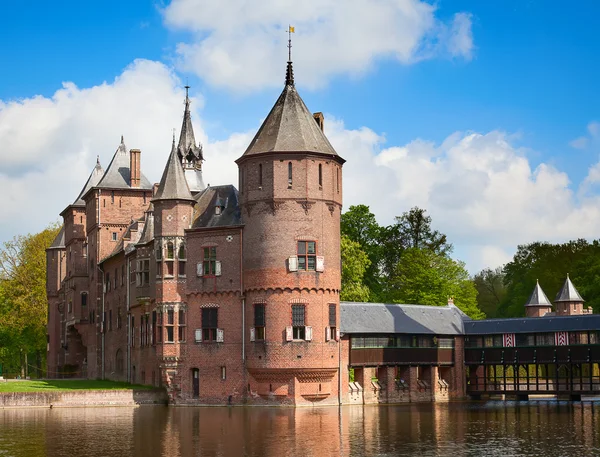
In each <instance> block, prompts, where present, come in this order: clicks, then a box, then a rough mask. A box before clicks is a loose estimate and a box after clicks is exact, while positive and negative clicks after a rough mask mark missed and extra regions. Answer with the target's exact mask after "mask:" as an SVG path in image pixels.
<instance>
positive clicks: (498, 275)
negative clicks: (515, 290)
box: [473, 267, 507, 318]
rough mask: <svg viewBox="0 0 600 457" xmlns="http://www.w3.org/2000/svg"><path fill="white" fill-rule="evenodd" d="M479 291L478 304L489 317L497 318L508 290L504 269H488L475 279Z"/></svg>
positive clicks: (478, 274)
mask: <svg viewBox="0 0 600 457" xmlns="http://www.w3.org/2000/svg"><path fill="white" fill-rule="evenodd" d="M473 282H474V284H475V289H477V303H478V304H479V308H480V309H481V311H483V312H484V313H485V315H486V316H487V317H490V318H493V317H496V316H497V313H498V308H499V307H500V303H502V301H503V300H504V298H505V297H506V293H507V289H506V285H505V284H504V271H503V269H502V267H497V268H496V269H494V270H492V269H490V268H486V269H484V270H482V271H480V272H479V273H477V274H476V275H475V277H474V278H473Z"/></svg>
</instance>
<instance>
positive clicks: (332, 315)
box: [329, 303, 337, 340]
mask: <svg viewBox="0 0 600 457" xmlns="http://www.w3.org/2000/svg"><path fill="white" fill-rule="evenodd" d="M336 311H337V310H336V306H335V304H334V303H330V304H329V339H330V340H337V327H336V325H337V312H336Z"/></svg>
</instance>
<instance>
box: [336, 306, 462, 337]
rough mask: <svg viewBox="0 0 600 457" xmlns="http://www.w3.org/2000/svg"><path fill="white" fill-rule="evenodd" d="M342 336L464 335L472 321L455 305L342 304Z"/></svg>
mask: <svg viewBox="0 0 600 457" xmlns="http://www.w3.org/2000/svg"><path fill="white" fill-rule="evenodd" d="M340 310H341V313H340V318H341V328H340V330H341V332H342V333H357V334H365V333H379V334H381V333H387V334H390V333H411V334H426V335H462V334H463V333H464V325H465V323H466V322H470V321H471V318H470V317H468V316H467V315H466V314H464V313H463V312H462V311H461V310H459V309H458V308H457V307H456V306H454V305H447V306H422V305H397V304H385V303H355V302H341V303H340Z"/></svg>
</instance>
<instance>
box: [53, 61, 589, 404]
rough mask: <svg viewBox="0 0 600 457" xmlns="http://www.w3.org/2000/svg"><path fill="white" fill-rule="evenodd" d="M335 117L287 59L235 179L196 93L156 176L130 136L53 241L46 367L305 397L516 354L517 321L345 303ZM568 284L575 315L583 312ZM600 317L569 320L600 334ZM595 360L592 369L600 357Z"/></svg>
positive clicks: (416, 384) (368, 398) (429, 390)
mask: <svg viewBox="0 0 600 457" xmlns="http://www.w3.org/2000/svg"><path fill="white" fill-rule="evenodd" d="M186 89H187V88H186ZM323 123H324V119H323V115H322V114H321V113H315V114H312V113H311V112H310V111H309V110H308V108H307V107H306V105H305V104H304V102H303V101H302V99H301V98H300V95H299V94H298V92H297V90H296V87H295V85H294V75H293V68H292V62H291V61H288V63H287V69H286V79H285V86H284V89H283V91H282V93H281V95H280V96H279V98H278V99H277V101H276V102H275V105H274V106H273V108H272V109H271V111H270V112H269V114H268V115H267V117H266V119H265V121H264V122H263V124H262V126H261V127H260V129H259V130H258V132H257V133H256V135H255V137H254V139H253V140H252V141H251V143H250V145H249V146H248V148H247V149H246V151H245V152H244V153H243V154H241V156H240V157H239V159H237V160H236V163H237V165H238V168H239V182H238V188H237V189H236V188H235V187H234V186H233V185H224V186H212V187H211V186H209V187H205V186H204V180H203V177H202V162H203V160H204V153H203V150H202V147H201V146H200V145H198V144H197V143H196V140H195V136H194V131H193V127H192V123H191V115H190V100H189V97H188V95H187V90H186V99H185V110H184V116H183V124H182V127H181V132H180V136H179V141H178V142H177V143H176V142H175V138H174V139H173V144H172V145H171V150H170V153H169V155H168V158H167V161H166V165H165V168H164V172H163V174H162V177H161V180H160V183H159V184H158V185H152V184H151V183H150V181H148V179H147V178H146V177H145V176H144V175H143V174H142V172H141V151H140V150H137V149H129V150H128V149H127V147H126V146H125V144H124V141H123V138H121V143H120V144H119V146H118V147H117V150H116V152H115V154H114V156H113V158H112V161H111V162H110V164H109V165H108V167H107V168H106V170H104V169H103V168H102V167H101V165H100V163H97V164H96V166H95V167H94V169H93V170H92V173H91V175H90V176H89V178H88V180H87V182H86V183H85V185H84V187H83V189H82V191H81V192H80V194H79V195H78V196H77V198H76V199H75V200H74V201H73V203H72V204H70V205H69V206H67V207H66V208H65V209H64V211H63V212H62V213H61V216H62V218H63V226H62V229H61V231H60V233H59V235H58V236H57V238H56V240H55V241H54V243H53V244H52V246H51V247H50V248H49V249H48V250H47V265H48V270H47V294H48V354H47V364H48V375H49V376H50V377H52V376H65V375H71V376H77V377H87V378H102V379H111V380H118V381H129V382H132V383H140V384H149V385H154V386H163V387H165V388H166V389H167V393H168V395H169V399H170V402H171V403H175V404H182V403H183V404H185V403H188V404H199V403H205V404H206V403H216V404H224V403H229V404H240V403H255V404H263V403H269V404H273V403H274V404H293V405H303V404H314V403H315V402H319V404H340V403H365V402H367V403H368V402H373V403H374V402H394V401H412V400H443V399H448V398H453V397H464V396H465V395H466V394H467V393H468V392H469V387H468V386H469V385H473V386H479V384H480V383H479V381H478V380H477V379H479V380H480V379H481V377H482V376H483V377H485V376H486V375H485V373H486V368H485V367H487V366H488V365H489V364H491V363H505V362H504V360H505V358H504V350H503V351H502V359H501V360H502V362H499V360H500V358H498V361H497V362H494V360H495V359H493V357H492V358H489V357H488V358H487V359H486V357H483V356H482V355H481V354H480V352H477V351H484V352H485V351H486V349H479V348H487V347H488V346H489V347H490V348H497V345H498V344H500V345H501V346H502V344H504V345H507V344H508V346H507V347H510V348H512V347H513V346H514V344H515V333H514V331H513V332H511V330H510V329H511V325H513V326H514V324H515V323H514V322H512V323H511V320H510V319H505V320H501V321H502V322H505V321H506V322H508V323H506V322H505V324H503V326H502V331H500V330H497V329H498V328H499V327H494V326H488V327H485V325H487V324H489V322H491V321H481V323H483V324H485V325H483V326H482V324H481V323H480V322H475V321H470V320H469V318H468V317H467V316H465V315H464V314H463V313H462V312H461V311H460V310H459V309H458V308H456V307H455V306H454V305H453V304H449V305H448V306H444V307H425V306H410V305H385V304H364V303H363V304H360V303H340V286H341V261H340V258H341V257H340V216H341V209H342V169H343V165H344V159H343V158H342V157H340V156H339V155H338V154H337V153H336V151H335V150H334V148H333V147H332V145H331V144H330V143H329V141H328V140H327V138H326V137H325V135H324V133H323ZM238 189H239V190H238ZM565 284H566V285H565V287H566V289H565V291H563V292H561V293H562V294H563V295H564V296H561V297H562V298H560V300H559V303H560V307H559V311H560V314H583V313H584V310H583V300H582V299H581V297H580V296H579V294H578V293H577V291H576V290H575V289H574V287H572V284H571V283H570V280H569V279H568V278H567V283H565ZM557 306H558V305H557ZM526 309H527V310H528V311H527V313H528V316H531V318H530V319H525V320H523V319H521V321H524V322H525V321H527V322H534V324H532V325H530V326H529V327H528V326H527V325H525V326H521V327H520V328H521V330H517V331H516V333H519V332H530V333H531V335H534V339H533V340H531V341H534V345H535V344H536V343H535V341H536V340H535V334H536V333H540V332H547V331H552V332H554V331H556V332H561V328H562V327H561V325H563V327H564V326H565V325H566V323H568V322H571V321H566V320H564V319H580V318H581V316H567V317H561V318H559V319H563V321H560V322H559V324H560V325H559V326H558V327H557V328H555V327H556V319H546V318H540V317H534V316H543V315H545V314H547V313H548V312H549V311H550V310H551V305H550V303H549V301H548V299H547V297H546V296H545V294H544V293H543V291H541V288H539V285H538V286H536V289H535V290H534V293H533V294H532V298H531V299H530V301H529V303H528V304H527V308H526ZM596 317H597V316H591V317H590V319H588V320H587V321H585V322H583V323H579V324H577V325H575V326H574V327H573V326H572V325H571V327H569V326H568V325H567V326H566V327H565V328H567V330H569V329H570V330H569V331H573V332H575V333H577V335H576V336H573V337H572V338H580V335H579V333H581V332H584V333H585V334H586V340H585V341H587V342H588V343H589V344H592V338H593V344H597V340H596V338H597V336H596V333H594V332H595V328H598V322H597V319H596ZM535 321H537V322H547V323H550V322H551V321H552V322H553V323H552V324H548V325H550V326H549V327H548V328H549V329H550V327H552V326H553V325H554V327H552V328H551V329H550V330H548V329H545V330H544V328H542V327H543V325H542V326H541V327H540V325H538V324H535ZM561 322H562V323H561ZM572 322H575V321H572ZM577 322H579V321H577ZM519 325H521V324H519ZM528 325H529V324H528ZM536 325H537V326H536ZM340 329H341V331H340ZM496 330H497V331H496ZM496 333H497V334H498V335H500V339H499V340H498V339H497V338H496V337H497V336H498V335H495V334H496ZM492 334H494V335H493V337H492V336H490V338H491V339H490V340H489V341H490V343H489V345H488V343H487V342H488V337H487V336H486V335H492ZM501 334H505V335H512V336H510V337H505V338H504V339H503V338H502V336H501ZM507 338H508V339H507ZM581 338H583V337H581ZM516 340H517V341H519V338H518V337H517V338H516ZM498 341H500V343H498ZM527 341H529V340H527ZM557 341H558V340H557ZM561 341H562V340H561ZM577 341H579V340H577ZM474 342H477V343H474ZM540 342H543V340H540ZM501 343H502V344H501ZM557 344H558V343H557ZM490 350H491V349H490ZM474 351H475V352H474ZM488 353H489V351H488ZM522 353H524V352H522ZM473 354H476V355H473ZM498 357H499V356H498ZM565 357H566V356H565ZM592 359H593V360H592V362H591V363H592V367H591V368H592V369H591V371H590V373H592V374H591V375H590V376H591V377H592V378H593V373H595V369H597V363H596V362H595V360H596V359H600V353H599V354H598V355H597V357H596V356H594V357H592ZM515 360H516V359H515ZM532 360H533V362H531V361H529V362H527V363H537V362H536V360H537V359H536V358H535V357H534V358H533V359H532ZM554 360H555V362H556V356H555V359H554ZM565 360H566V359H565ZM559 362H560V360H559ZM588 362H589V360H588ZM511 363H514V361H513V362H511ZM565 363H567V362H565ZM568 363H572V362H571V352H569V359H568ZM351 369H352V370H353V373H352V376H351V375H350V370H351ZM494 373H495V371H494ZM478 377H479V378H478ZM570 379H571V383H573V377H572V376H571V378H570ZM592 380H593V379H592ZM471 382H472V383H473V384H470V383H471ZM504 382H505V385H504V387H505V388H506V377H505V378H504ZM528 385H529V384H528ZM486 386H487V384H486ZM590 386H591V384H590ZM474 392H475V394H477V393H478V391H477V390H475V391H474ZM471 393H473V391H472V392H471Z"/></svg>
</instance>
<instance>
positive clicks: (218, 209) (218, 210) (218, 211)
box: [215, 206, 221, 216]
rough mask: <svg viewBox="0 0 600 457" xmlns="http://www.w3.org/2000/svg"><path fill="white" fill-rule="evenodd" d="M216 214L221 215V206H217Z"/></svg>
mask: <svg viewBox="0 0 600 457" xmlns="http://www.w3.org/2000/svg"><path fill="white" fill-rule="evenodd" d="M215 214H216V215H217V216H218V215H219V214H221V207H220V206H215Z"/></svg>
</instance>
